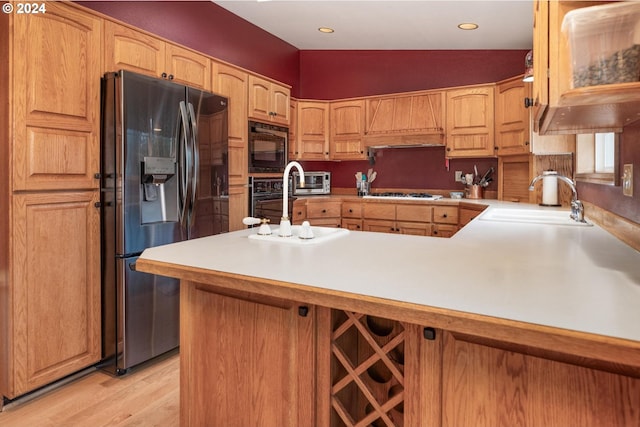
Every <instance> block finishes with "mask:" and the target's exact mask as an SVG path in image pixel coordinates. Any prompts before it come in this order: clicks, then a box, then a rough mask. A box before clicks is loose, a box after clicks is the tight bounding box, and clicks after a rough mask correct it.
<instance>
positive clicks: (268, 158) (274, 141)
mask: <svg viewBox="0 0 640 427" xmlns="http://www.w3.org/2000/svg"><path fill="white" fill-rule="evenodd" d="M288 136H289V129H287V128H285V127H281V126H274V125H269V124H266V123H260V122H253V121H250V122H249V150H248V151H249V172H250V173H251V172H275V173H282V172H284V168H285V166H286V165H287V150H288V144H287V140H288Z"/></svg>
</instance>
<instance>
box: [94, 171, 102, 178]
mask: <svg viewBox="0 0 640 427" xmlns="http://www.w3.org/2000/svg"><path fill="white" fill-rule="evenodd" d="M93 177H94V178H95V179H100V178H102V175H100V172H96V173H94V174H93Z"/></svg>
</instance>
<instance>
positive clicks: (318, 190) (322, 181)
mask: <svg viewBox="0 0 640 427" xmlns="http://www.w3.org/2000/svg"><path fill="white" fill-rule="evenodd" d="M292 184H293V187H292V188H293V195H294V196H311V195H319V194H331V172H305V173H304V187H301V186H300V174H299V173H298V172H294V173H293V182H292Z"/></svg>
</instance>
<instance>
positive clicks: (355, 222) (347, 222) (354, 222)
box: [342, 218, 362, 231]
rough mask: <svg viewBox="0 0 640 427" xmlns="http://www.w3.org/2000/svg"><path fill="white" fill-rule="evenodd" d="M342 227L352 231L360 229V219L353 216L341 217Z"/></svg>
mask: <svg viewBox="0 0 640 427" xmlns="http://www.w3.org/2000/svg"><path fill="white" fill-rule="evenodd" d="M342 228H346V229H347V230H353V231H362V220H361V219H355V218H342Z"/></svg>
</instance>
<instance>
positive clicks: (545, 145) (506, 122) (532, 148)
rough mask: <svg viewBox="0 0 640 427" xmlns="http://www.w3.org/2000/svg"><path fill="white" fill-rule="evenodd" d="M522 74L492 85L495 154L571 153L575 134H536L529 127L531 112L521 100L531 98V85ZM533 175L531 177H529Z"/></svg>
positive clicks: (573, 147) (573, 149)
mask: <svg viewBox="0 0 640 427" xmlns="http://www.w3.org/2000/svg"><path fill="white" fill-rule="evenodd" d="M522 78H523V75H519V76H515V77H512V78H510V79H506V80H503V81H501V82H498V83H497V84H496V108H495V119H496V129H495V131H496V154H497V155H498V156H509V155H518V154H526V153H534V154H553V153H558V154H561V153H573V152H575V147H576V145H575V141H576V137H575V135H540V134H539V133H538V132H535V131H533V129H532V127H531V125H530V124H531V122H532V120H533V119H532V117H531V115H532V111H531V108H527V107H526V106H525V102H524V100H525V99H529V100H531V99H532V97H531V96H532V95H531V94H532V84H531V83H528V82H527V83H526V82H523V81H522ZM531 178H533V177H531Z"/></svg>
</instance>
